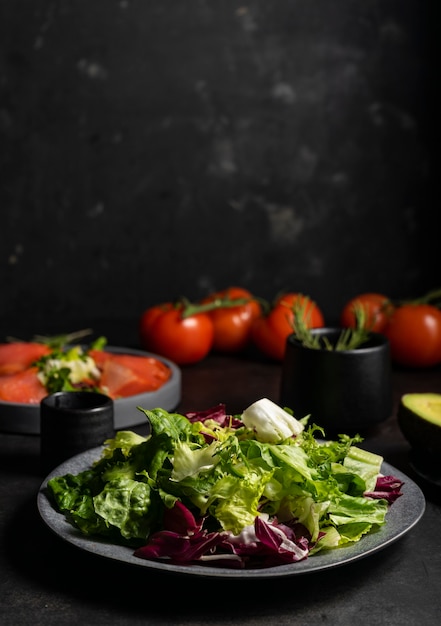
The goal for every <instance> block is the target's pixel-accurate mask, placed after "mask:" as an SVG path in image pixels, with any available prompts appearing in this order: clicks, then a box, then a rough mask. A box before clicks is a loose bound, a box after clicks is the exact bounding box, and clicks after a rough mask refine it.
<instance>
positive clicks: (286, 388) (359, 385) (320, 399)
mask: <svg viewBox="0 0 441 626" xmlns="http://www.w3.org/2000/svg"><path fill="white" fill-rule="evenodd" d="M341 331H342V329H341V328H317V329H313V330H312V331H311V332H312V333H313V335H315V336H318V337H327V338H328V340H329V341H330V343H331V344H333V345H335V342H336V341H337V339H338V337H339V336H340V333H341ZM280 404H281V405H282V406H283V407H289V408H290V409H291V410H292V411H293V413H294V416H295V417H296V418H297V419H300V418H302V417H304V416H306V415H309V414H310V415H311V417H310V419H309V424H312V423H315V424H317V425H318V426H321V427H322V428H323V429H324V431H325V435H327V436H333V435H336V434H340V433H341V434H347V435H350V436H353V435H355V434H357V433H360V434H362V432H363V431H365V430H367V429H369V428H371V427H373V426H375V425H376V424H378V423H380V422H382V421H384V420H385V419H387V418H388V417H389V416H390V415H391V412H392V386H391V362H390V349H389V342H388V340H387V338H386V337H384V336H383V335H380V334H377V333H371V334H370V338H369V340H368V341H367V342H366V343H364V344H363V345H362V346H361V347H359V348H357V349H355V350H344V351H337V350H326V349H314V348H307V347H305V346H303V345H302V343H301V342H300V341H299V340H298V339H297V338H296V335H295V334H293V335H290V336H289V337H288V339H287V344H286V350H285V357H284V361H283V364H282V375H281V386H280Z"/></svg>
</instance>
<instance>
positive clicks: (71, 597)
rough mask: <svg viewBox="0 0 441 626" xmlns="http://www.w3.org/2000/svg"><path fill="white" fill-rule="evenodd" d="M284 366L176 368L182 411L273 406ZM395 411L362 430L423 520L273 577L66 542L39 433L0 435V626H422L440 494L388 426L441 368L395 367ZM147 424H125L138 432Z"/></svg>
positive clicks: (435, 384)
mask: <svg viewBox="0 0 441 626" xmlns="http://www.w3.org/2000/svg"><path fill="white" fill-rule="evenodd" d="M280 373H281V366H280V365H278V364H275V363H269V362H266V361H262V360H258V359H256V358H254V357H247V356H244V357H234V358H232V357H224V356H210V357H209V358H207V359H206V360H204V361H203V362H201V363H198V364H196V365H194V366H188V367H185V368H182V400H181V402H180V404H179V406H178V407H177V410H178V411H179V412H185V411H189V410H196V409H204V408H208V407H210V406H213V405H216V404H217V403H219V402H224V403H226V406H227V410H228V411H229V412H230V413H239V412H241V411H242V410H243V409H244V408H246V407H247V406H248V405H249V404H251V403H252V402H254V401H255V400H257V399H259V398H261V397H263V396H266V397H268V398H270V399H271V400H273V401H275V402H278V396H279V380H280ZM393 390H394V409H393V414H392V415H391V416H390V417H389V418H388V419H387V420H386V421H385V422H383V423H382V424H380V425H379V426H377V427H376V428H375V429H374V431H372V432H369V433H363V435H364V437H365V439H364V441H363V444H362V445H363V447H365V448H367V449H368V450H371V451H373V452H376V453H378V454H381V455H382V456H383V457H384V459H385V461H386V462H387V463H389V464H391V465H392V466H394V467H396V468H398V469H399V470H401V471H402V472H404V473H405V474H406V476H408V477H409V478H410V479H411V480H412V481H414V482H415V483H417V484H418V485H419V487H420V488H421V489H422V491H423V493H424V495H425V498H426V508H425V512H424V514H423V516H422V518H421V519H420V521H419V522H418V523H417V524H416V526H414V527H413V528H412V529H411V530H409V532H407V533H406V534H405V535H404V536H403V537H401V538H400V539H399V540H398V541H396V542H394V543H392V544H391V545H389V546H387V547H386V548H385V549H383V550H380V551H379V552H376V553H375V554H372V555H370V556H368V557H366V558H363V559H361V560H358V561H355V562H353V563H348V564H345V565H343V566H341V567H337V568H333V569H330V570H327V571H321V572H315V573H309V574H305V575H301V576H290V577H283V578H277V579H262V580H259V579H257V580H256V579H253V580H250V579H248V580H247V577H246V575H244V577H243V579H239V580H238V579H223V578H220V579H217V578H213V577H208V578H203V577H200V576H197V577H193V576H186V577H183V576H180V575H177V574H170V573H166V572H159V571H157V570H151V569H149V568H146V567H143V568H138V567H133V566H130V565H128V564H125V563H121V562H119V561H114V560H112V559H105V558H103V557H100V556H97V555H95V554H92V553H89V552H85V551H83V550H80V549H78V548H76V547H75V546H72V545H71V544H70V543H67V542H65V541H63V540H62V539H60V537H58V536H57V535H56V534H54V533H53V532H52V531H51V530H50V529H49V528H48V527H47V526H46V525H45V523H43V521H42V520H41V519H40V516H39V514H38V510H37V506H36V496H37V493H38V490H39V488H40V485H41V483H42V480H43V476H42V475H41V473H40V471H39V451H40V443H39V437H38V436H36V435H26V434H8V433H0V498H1V504H0V525H1V560H0V563H1V569H0V580H1V593H0V623H2V624H4V625H5V626H6V625H11V626H18V625H21V624H35V625H37V624H46V625H49V624H56V625H57V626H60V625H62V624H84V625H86V624H95V625H99V624H120V625H125V624H127V625H129V624H146V625H153V624H155V625H157V624H173V625H177V624H194V625H197V624H201V625H202V624H244V625H245V624H278V625H282V624H309V625H316V624H330V625H333V626H334V625H337V624H338V625H340V624H341V625H345V624H347V625H348V626H349V625H350V626H353V624H357V623H358V624H363V625H364V624H368V625H371V624H372V625H376V626H377V625H383V624H390V625H396V626H402V625H404V624H406V625H411V626H412V625H418V626H429V625H432V624H433V625H435V624H439V623H440V619H441V617H440V616H441V506H440V505H441V498H440V491H441V488H440V487H438V486H437V485H434V484H432V483H429V482H426V480H425V479H423V478H421V477H420V476H419V475H418V474H417V473H416V472H415V471H414V469H413V468H412V465H411V464H410V457H409V452H410V448H409V445H408V443H407V442H406V441H405V439H404V438H403V436H402V434H401V432H400V430H399V427H398V424H397V419H396V412H397V406H398V403H399V399H400V397H401V395H402V394H403V393H407V392H424V391H433V392H437V393H441V369H439V368H435V369H432V370H425V371H423V370H420V371H404V370H397V369H394V370H393ZM143 429H144V426H139V427H135V428H133V430H136V431H137V432H140V433H141V434H143V432H144V430H143Z"/></svg>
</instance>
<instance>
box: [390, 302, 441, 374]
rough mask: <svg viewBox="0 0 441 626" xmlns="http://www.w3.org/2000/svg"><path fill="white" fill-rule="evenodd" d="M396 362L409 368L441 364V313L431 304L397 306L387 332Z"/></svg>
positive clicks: (392, 355) (393, 359)
mask: <svg viewBox="0 0 441 626" xmlns="http://www.w3.org/2000/svg"><path fill="white" fill-rule="evenodd" d="M384 334H385V335H386V337H387V338H388V339H389V343H390V351H391V358H392V361H393V362H395V363H397V364H399V365H405V366H409V367H417V368H419V367H431V366H433V365H437V364H438V363H441V311H440V310H439V309H438V308H436V307H435V306H432V305H431V304H403V305H401V306H397V307H396V308H395V310H394V312H393V313H392V315H391V317H390V319H389V322H388V324H387V326H386V328H385V329H384Z"/></svg>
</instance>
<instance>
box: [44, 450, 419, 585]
mask: <svg viewBox="0 0 441 626" xmlns="http://www.w3.org/2000/svg"><path fill="white" fill-rule="evenodd" d="M102 449H103V447H102V446H99V447H97V448H92V449H90V450H87V451H86V452H82V453H80V454H78V455H76V456H74V457H72V458H71V459H68V460H67V461H65V462H64V463H62V464H61V465H59V466H58V467H57V468H55V469H54V470H53V471H52V472H51V473H50V474H49V475H48V476H47V477H46V478H45V479H44V481H43V482H42V484H41V486H40V489H39V491H38V494H37V508H38V512H39V514H40V517H41V519H42V521H43V522H44V523H45V524H46V526H47V527H48V528H49V529H50V530H51V531H52V532H53V533H54V534H55V535H57V536H58V537H59V538H60V539H62V540H64V541H66V542H67V543H69V544H71V545H73V546H75V547H77V548H79V549H80V550H83V551H85V552H89V553H93V554H95V555H97V556H99V557H102V558H108V559H110V560H113V561H117V562H123V563H125V564H128V565H133V566H135V567H141V568H145V569H147V570H156V571H162V572H167V573H173V574H180V575H189V576H196V577H197V576H204V577H213V578H235V579H237V578H253V579H263V578H280V577H288V576H298V575H306V574H310V573H314V572H319V571H326V570H328V569H332V568H336V567H341V566H344V565H347V564H349V563H352V562H355V561H358V560H360V559H362V558H366V557H368V556H370V555H372V554H375V553H377V552H379V551H381V550H383V549H385V548H386V547H388V546H389V545H392V544H393V543H395V542H396V541H398V540H399V539H401V538H402V537H403V536H404V535H406V534H407V533H408V532H409V531H410V530H411V529H412V528H413V527H414V526H416V524H417V523H418V522H419V521H420V519H421V518H422V516H423V514H424V512H425V509H426V500H425V496H424V494H423V492H422V490H421V489H420V487H419V486H418V485H417V484H416V483H415V482H414V481H413V480H412V479H411V478H409V476H407V475H406V474H404V473H403V472H401V471H400V470H399V469H397V468H395V467H393V466H392V465H390V464H389V463H387V462H385V461H383V464H382V468H381V471H382V473H383V474H384V475H393V476H395V477H396V478H398V479H399V480H401V481H402V482H403V483H404V484H403V487H402V492H403V495H402V496H400V497H399V498H398V499H397V500H396V501H395V502H394V503H393V504H392V506H391V508H390V510H389V511H388V513H387V516H389V517H387V518H386V524H385V525H383V526H382V527H381V528H380V529H379V530H378V531H376V532H374V533H370V534H368V535H365V536H364V537H363V538H362V539H361V540H360V541H359V542H357V543H355V544H350V545H348V546H344V547H340V548H337V549H336V550H335V551H332V550H330V551H326V552H323V553H322V552H319V553H318V554H316V555H313V556H310V557H308V558H307V559H305V560H303V561H298V562H296V563H289V564H284V565H278V566H274V567H269V568H259V569H257V568H256V569H246V568H245V569H233V568H223V567H212V566H208V565H197V564H194V565H175V564H171V563H168V562H163V561H150V560H146V559H141V558H139V557H135V556H134V554H133V553H134V548H129V547H126V546H119V545H117V544H112V543H109V542H107V541H105V540H103V539H100V538H96V537H94V538H91V537H87V536H85V535H82V534H81V533H80V531H78V530H77V529H75V528H74V527H73V526H72V525H71V524H70V523H69V522H68V521H67V520H66V518H65V516H64V514H63V513H60V512H58V511H57V510H56V509H55V508H54V507H53V505H52V503H51V501H50V499H49V497H48V495H47V483H48V480H49V479H50V478H52V477H54V476H59V475H63V474H66V473H69V472H71V473H75V472H76V473H77V472H79V471H81V469H86V468H87V467H88V465H89V464H90V463H91V462H92V461H94V460H96V459H97V458H98V456H99V455H100V453H101V451H102ZM406 496H407V497H411V498H412V502H413V505H412V506H409V505H408V504H407V499H406ZM403 503H404V506H403ZM394 523H395V526H394ZM394 529H395V530H394ZM363 542H364V543H363Z"/></svg>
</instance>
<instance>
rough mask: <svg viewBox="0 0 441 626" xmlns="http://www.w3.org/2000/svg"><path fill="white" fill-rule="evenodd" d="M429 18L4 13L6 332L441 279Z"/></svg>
mask: <svg viewBox="0 0 441 626" xmlns="http://www.w3.org/2000/svg"><path fill="white" fill-rule="evenodd" d="M430 7H431V3H429V2H427V1H425V0H394V1H393V0H363V1H362V2H360V1H357V0H334V1H332V2H331V1H329V0H273V1H272V2H269V1H268V0H260V1H256V0H251V1H250V2H235V1H232V0H222V1H221V0H205V1H203V0H178V1H175V2H172V1H168V0H156V1H147V0H145V1H142V0H120V1H117V0H93V2H91V1H89V0H59V1H55V0H29V1H26V0H1V3H0V72H1V74H0V81H1V82H0V90H1V92H0V142H1V152H0V168H1V169H0V176H1V179H0V183H1V186H0V206H1V215H2V219H1V223H0V284H1V287H2V294H1V299H0V332H1V333H2V334H3V335H6V334H10V333H15V334H19V333H23V332H25V331H26V332H30V333H34V332H36V333H42V332H53V331H57V332H58V331H60V332H61V331H66V330H74V329H77V328H82V327H85V326H92V327H94V328H96V329H97V330H98V331H99V330H100V327H101V328H103V329H104V330H107V327H108V326H109V325H110V324H114V325H115V327H117V328H118V327H119V328H120V329H122V328H124V332H125V333H126V335H127V332H129V333H130V332H131V333H132V334H133V336H135V333H136V323H137V319H138V316H139V314H140V313H141V311H142V310H143V309H144V308H145V307H146V306H149V305H150V304H154V303H157V302H159V301H162V300H168V299H170V298H171V297H174V296H176V295H180V294H185V295H186V296H188V297H189V298H190V299H196V298H198V297H200V296H203V295H206V294H207V293H208V292H209V291H211V290H214V289H220V288H223V287H226V286H228V285H229V284H239V285H242V286H245V287H248V288H250V289H251V290H252V291H254V292H255V293H256V294H257V295H260V296H262V297H266V298H271V297H272V296H273V295H275V293H276V292H278V291H279V290H281V289H284V288H288V289H290V290H299V291H302V292H303V293H307V294H309V295H310V296H311V297H313V298H314V299H316V300H317V302H318V303H319V304H320V306H321V307H322V309H323V310H324V312H325V315H326V318H327V319H328V320H332V319H334V318H335V317H336V316H337V315H338V312H339V310H340V308H341V306H342V305H343V304H344V302H345V300H346V299H347V298H349V297H351V296H352V295H355V294H356V293H358V292H361V291H370V290H375V291H382V292H385V293H387V294H389V295H391V296H394V297H401V296H409V295H414V294H415V295H420V294H421V293H422V292H423V291H424V290H427V289H430V288H432V287H433V286H439V284H437V282H438V283H441V281H439V269H440V262H439V254H438V251H437V250H436V245H435V244H436V242H437V237H436V231H435V229H434V220H435V213H436V211H435V210H434V208H435V207H434V204H433V203H432V204H430V203H429V201H428V200H429V198H430V194H431V191H432V187H434V182H433V181H434V171H433V168H434V150H435V145H436V142H435V139H434V133H435V128H436V124H435V115H434V114H435V112H436V107H435V105H434V104H433V102H434V101H433V97H434V77H435V73H434V70H433V67H432V63H431V54H433V47H434V41H433V38H432V32H431V31H432V25H433V23H434V18H433V16H432V15H431V10H430ZM433 30H434V27H433ZM105 319H107V320H108V322H109V325H108V326H107V327H106V328H104V327H103V326H101V325H102V324H104V320H105Z"/></svg>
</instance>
